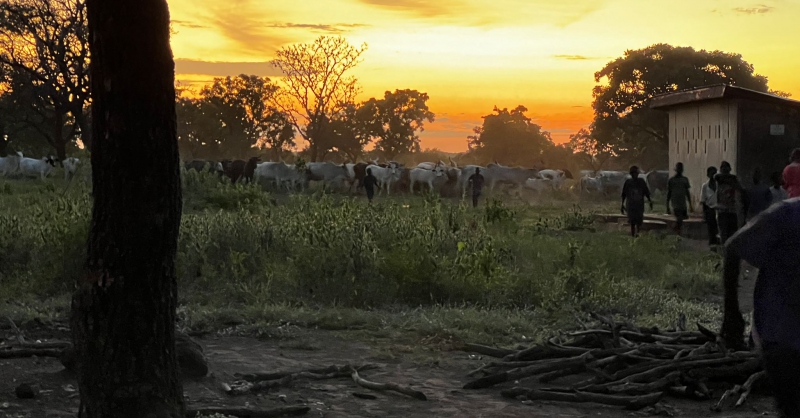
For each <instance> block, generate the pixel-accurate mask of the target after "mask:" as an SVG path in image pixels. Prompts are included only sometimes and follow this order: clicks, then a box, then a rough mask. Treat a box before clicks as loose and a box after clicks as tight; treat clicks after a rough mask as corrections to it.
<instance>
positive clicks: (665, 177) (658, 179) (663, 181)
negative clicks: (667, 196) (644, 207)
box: [645, 170, 669, 193]
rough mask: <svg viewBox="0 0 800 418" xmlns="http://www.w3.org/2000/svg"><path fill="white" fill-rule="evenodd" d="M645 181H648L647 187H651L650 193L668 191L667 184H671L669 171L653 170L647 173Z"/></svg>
mask: <svg viewBox="0 0 800 418" xmlns="http://www.w3.org/2000/svg"><path fill="white" fill-rule="evenodd" d="M645 180H646V181H647V185H648V186H649V187H650V192H651V193H652V192H655V191H656V190H661V191H662V192H666V191H667V183H668V182H669V171H668V170H653V171H651V172H649V173H647V176H645Z"/></svg>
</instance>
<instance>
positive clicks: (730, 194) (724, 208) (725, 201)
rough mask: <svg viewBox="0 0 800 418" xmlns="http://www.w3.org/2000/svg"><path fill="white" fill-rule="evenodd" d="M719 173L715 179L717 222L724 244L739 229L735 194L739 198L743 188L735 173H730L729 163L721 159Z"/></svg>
mask: <svg viewBox="0 0 800 418" xmlns="http://www.w3.org/2000/svg"><path fill="white" fill-rule="evenodd" d="M719 171H720V173H719V174H717V175H716V177H715V178H716V180H717V223H718V224H719V238H720V242H721V243H722V244H725V242H726V241H728V238H730V237H731V236H732V235H733V234H734V233H736V230H737V229H739V215H738V208H737V206H736V202H737V199H736V198H737V196H738V197H739V198H740V199H741V198H742V196H743V195H744V189H743V188H742V185H741V184H740V183H739V179H738V178H737V177H736V175H734V174H731V164H730V163H729V162H727V161H723V162H722V163H721V164H720V165H719Z"/></svg>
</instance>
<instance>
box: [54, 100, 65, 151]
mask: <svg viewBox="0 0 800 418" xmlns="http://www.w3.org/2000/svg"><path fill="white" fill-rule="evenodd" d="M64 115H65V113H64V112H62V111H61V110H59V109H58V108H56V110H55V112H54V113H53V147H54V148H55V149H56V157H57V158H58V161H64V159H66V158H67V141H66V139H65V138H64Z"/></svg>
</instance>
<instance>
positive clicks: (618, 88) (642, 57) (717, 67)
mask: <svg viewBox="0 0 800 418" xmlns="http://www.w3.org/2000/svg"><path fill="white" fill-rule="evenodd" d="M595 80H596V81H597V82H598V83H601V84H598V85H597V86H595V88H594V91H593V95H594V103H593V107H594V112H595V119H594V124H593V126H594V129H593V131H592V134H593V136H594V137H595V138H596V139H597V140H599V141H600V142H604V143H606V144H610V145H612V146H614V147H615V149H616V150H617V151H620V152H623V151H627V152H628V153H629V154H634V155H641V154H643V153H644V151H643V150H644V149H646V148H647V149H649V151H650V153H651V154H652V153H654V152H660V151H663V150H664V149H666V146H667V144H668V136H669V135H668V129H669V121H668V119H667V115H666V113H664V112H662V111H659V110H655V109H650V107H649V106H650V100H651V99H652V98H653V96H656V95H659V94H664V93H670V92H673V91H678V90H685V89H691V88H696V87H703V86H708V85H713V84H722V83H724V84H732V85H736V86H739V87H744V88H748V89H751V90H756V91H761V92H767V91H768V88H767V78H766V77H764V76H762V75H758V74H756V73H755V72H754V69H753V66H752V65H751V64H749V63H748V62H747V61H745V60H744V59H743V58H742V56H741V55H739V54H732V53H726V52H721V51H706V50H699V51H698V50H695V49H693V48H689V47H674V46H671V45H668V44H657V45H653V46H650V47H647V48H643V49H638V50H629V51H625V54H624V55H623V56H622V57H620V58H617V59H615V60H614V61H611V62H609V63H608V64H606V66H605V67H603V69H601V70H600V71H598V72H597V73H595ZM662 160H663V158H662ZM662 163H663V161H662Z"/></svg>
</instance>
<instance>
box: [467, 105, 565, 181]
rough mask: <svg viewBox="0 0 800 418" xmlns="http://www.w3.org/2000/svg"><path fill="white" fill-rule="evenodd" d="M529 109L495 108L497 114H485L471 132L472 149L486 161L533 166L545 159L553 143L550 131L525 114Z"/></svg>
mask: <svg viewBox="0 0 800 418" xmlns="http://www.w3.org/2000/svg"><path fill="white" fill-rule="evenodd" d="M527 111H528V109H527V108H526V107H525V106H522V105H520V106H517V107H516V108H514V109H512V110H510V111H509V110H508V109H507V108H503V109H498V108H497V107H495V108H494V114H491V115H486V116H484V117H483V126H476V127H475V128H474V129H473V132H475V135H470V136H468V137H467V138H468V140H467V145H468V146H469V150H470V153H472V154H474V155H475V156H476V157H477V158H478V160H480V161H483V162H495V161H497V162H501V163H503V164H517V165H522V166H526V167H531V166H534V165H536V164H539V163H540V162H541V161H542V158H543V156H544V153H545V151H546V150H547V149H548V148H550V147H553V146H554V144H553V140H552V139H551V138H550V133H549V132H547V131H544V130H542V127H541V126H539V125H537V124H535V123H533V122H532V121H531V119H530V118H529V117H527V116H525V112H527Z"/></svg>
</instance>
